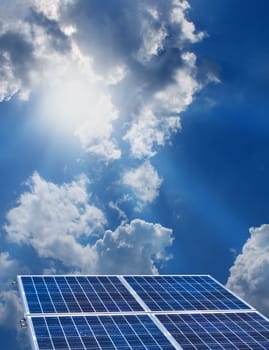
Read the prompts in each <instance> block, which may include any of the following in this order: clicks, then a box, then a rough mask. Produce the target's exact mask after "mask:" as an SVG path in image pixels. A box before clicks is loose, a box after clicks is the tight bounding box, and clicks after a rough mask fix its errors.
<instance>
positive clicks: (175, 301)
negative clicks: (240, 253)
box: [18, 276, 269, 350]
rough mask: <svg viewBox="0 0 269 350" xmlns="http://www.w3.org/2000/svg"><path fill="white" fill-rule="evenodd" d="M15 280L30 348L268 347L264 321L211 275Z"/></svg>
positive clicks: (267, 328) (268, 326)
mask: <svg viewBox="0 0 269 350" xmlns="http://www.w3.org/2000/svg"><path fill="white" fill-rule="evenodd" d="M18 281H19V287H20V291H21V294H22V299H23V302H24V308H25V318H26V320H27V324H28V325H29V329H30V331H31V338H32V344H33V349H35V350H58V349H59V350H60V349H61V350H87V349H91V350H93V349H105V350H109V349H120V350H127V349H134V350H142V349H143V350H145V349H148V350H161V349H164V350H171V349H199V350H203V349H241V350H242V349H267V350H269V321H268V320H267V319H266V318H264V317H263V316H262V315H260V314H259V313H257V312H256V310H254V309H253V308H251V307H250V306H249V305H248V304H246V303H244V302H243V301H242V300H240V299H239V298H238V297H236V296H235V295H234V294H232V293H231V292H229V291H228V290H227V289H226V288H224V287H223V286H222V285H221V284H219V283H218V282H216V281H215V280H214V279H212V278H211V277H210V276H18Z"/></svg>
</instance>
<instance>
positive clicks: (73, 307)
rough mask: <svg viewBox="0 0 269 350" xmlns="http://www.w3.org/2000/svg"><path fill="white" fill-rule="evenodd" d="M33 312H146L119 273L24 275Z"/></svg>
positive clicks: (26, 291)
mask: <svg viewBox="0 0 269 350" xmlns="http://www.w3.org/2000/svg"><path fill="white" fill-rule="evenodd" d="M21 281H22V285H23V289H24V292H25V297H26V300H27V304H28V309H29V313H31V314H35V313H46V314H52V313H61V314H62V313H81V312H84V313H85V312H99V313H100V312H129V311H143V308H142V307H141V306H140V305H139V303H138V302H137V301H136V300H135V298H134V297H133V296H132V294H131V293H130V292H129V291H128V290H127V288H126V287H125V286H124V285H123V284H122V282H121V281H120V280H119V278H118V277H116V276H32V277H31V276H28V277H27V276H21Z"/></svg>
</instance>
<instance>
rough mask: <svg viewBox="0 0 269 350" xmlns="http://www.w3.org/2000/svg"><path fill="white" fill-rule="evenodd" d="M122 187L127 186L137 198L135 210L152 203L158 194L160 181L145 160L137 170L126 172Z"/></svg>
mask: <svg viewBox="0 0 269 350" xmlns="http://www.w3.org/2000/svg"><path fill="white" fill-rule="evenodd" d="M122 182H123V184H124V185H126V186H129V187H130V188H131V190H132V191H133V193H134V194H135V196H136V198H137V202H138V205H137V209H138V210H139V209H141V208H142V207H143V206H144V205H145V204H148V203H152V202H153V201H154V200H155V199H156V197H157V196H158V194H159V188H160V186H161V183H162V179H161V178H160V177H159V175H158V173H157V171H156V170H155V169H154V167H153V166H152V165H151V163H150V162H149V161H148V160H147V161H145V162H144V163H142V165H140V166H139V167H138V168H135V169H130V170H127V171H126V172H125V173H124V174H123V177H122Z"/></svg>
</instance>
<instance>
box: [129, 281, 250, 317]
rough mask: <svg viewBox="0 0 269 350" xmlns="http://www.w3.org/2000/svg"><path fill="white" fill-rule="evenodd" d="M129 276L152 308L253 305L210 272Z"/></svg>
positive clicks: (227, 307)
mask: <svg viewBox="0 0 269 350" xmlns="http://www.w3.org/2000/svg"><path fill="white" fill-rule="evenodd" d="M125 279H126V281H127V282H128V283H129V284H130V285H131V287H132V288H133V289H134V290H135V292H137V294H138V295H139V297H140V298H141V299H142V300H143V301H144V303H145V304H146V305H147V306H148V307H149V308H150V310H152V311H176V310H177V311H180V310H229V309H230V310H238V309H249V306H248V305H246V304H245V303H243V302H242V301H241V300H240V299H238V298H237V297H235V296H234V295H233V294H232V293H230V292H229V291H228V290H226V289H225V288H224V287H222V286H221V285H220V284H218V283H217V282H215V281H214V280H213V279H211V278H210V277H209V276H126V277H125Z"/></svg>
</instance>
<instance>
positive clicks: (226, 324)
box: [157, 312, 269, 350]
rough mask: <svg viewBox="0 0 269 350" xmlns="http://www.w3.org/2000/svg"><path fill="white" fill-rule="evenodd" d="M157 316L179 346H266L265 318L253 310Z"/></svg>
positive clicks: (268, 329) (267, 324) (268, 342)
mask: <svg viewBox="0 0 269 350" xmlns="http://www.w3.org/2000/svg"><path fill="white" fill-rule="evenodd" d="M157 317H158V319H159V320H160V322H161V323H162V324H163V325H164V326H165V327H166V329H167V330H168V331H169V332H170V334H171V335H172V336H173V337H174V338H175V340H176V341H177V342H178V343H179V344H180V345H181V346H182V348H183V349H188V350H191V349H193V350H194V349H199V350H202V349H242V350H243V349H267V350H268V349H269V322H268V321H267V320H265V319H264V318H263V317H262V316H261V315H259V314H258V313H257V312H240V313H239V312H233V313H226V312H221V313H203V314H202V313H201V314H166V315H158V316H157Z"/></svg>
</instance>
